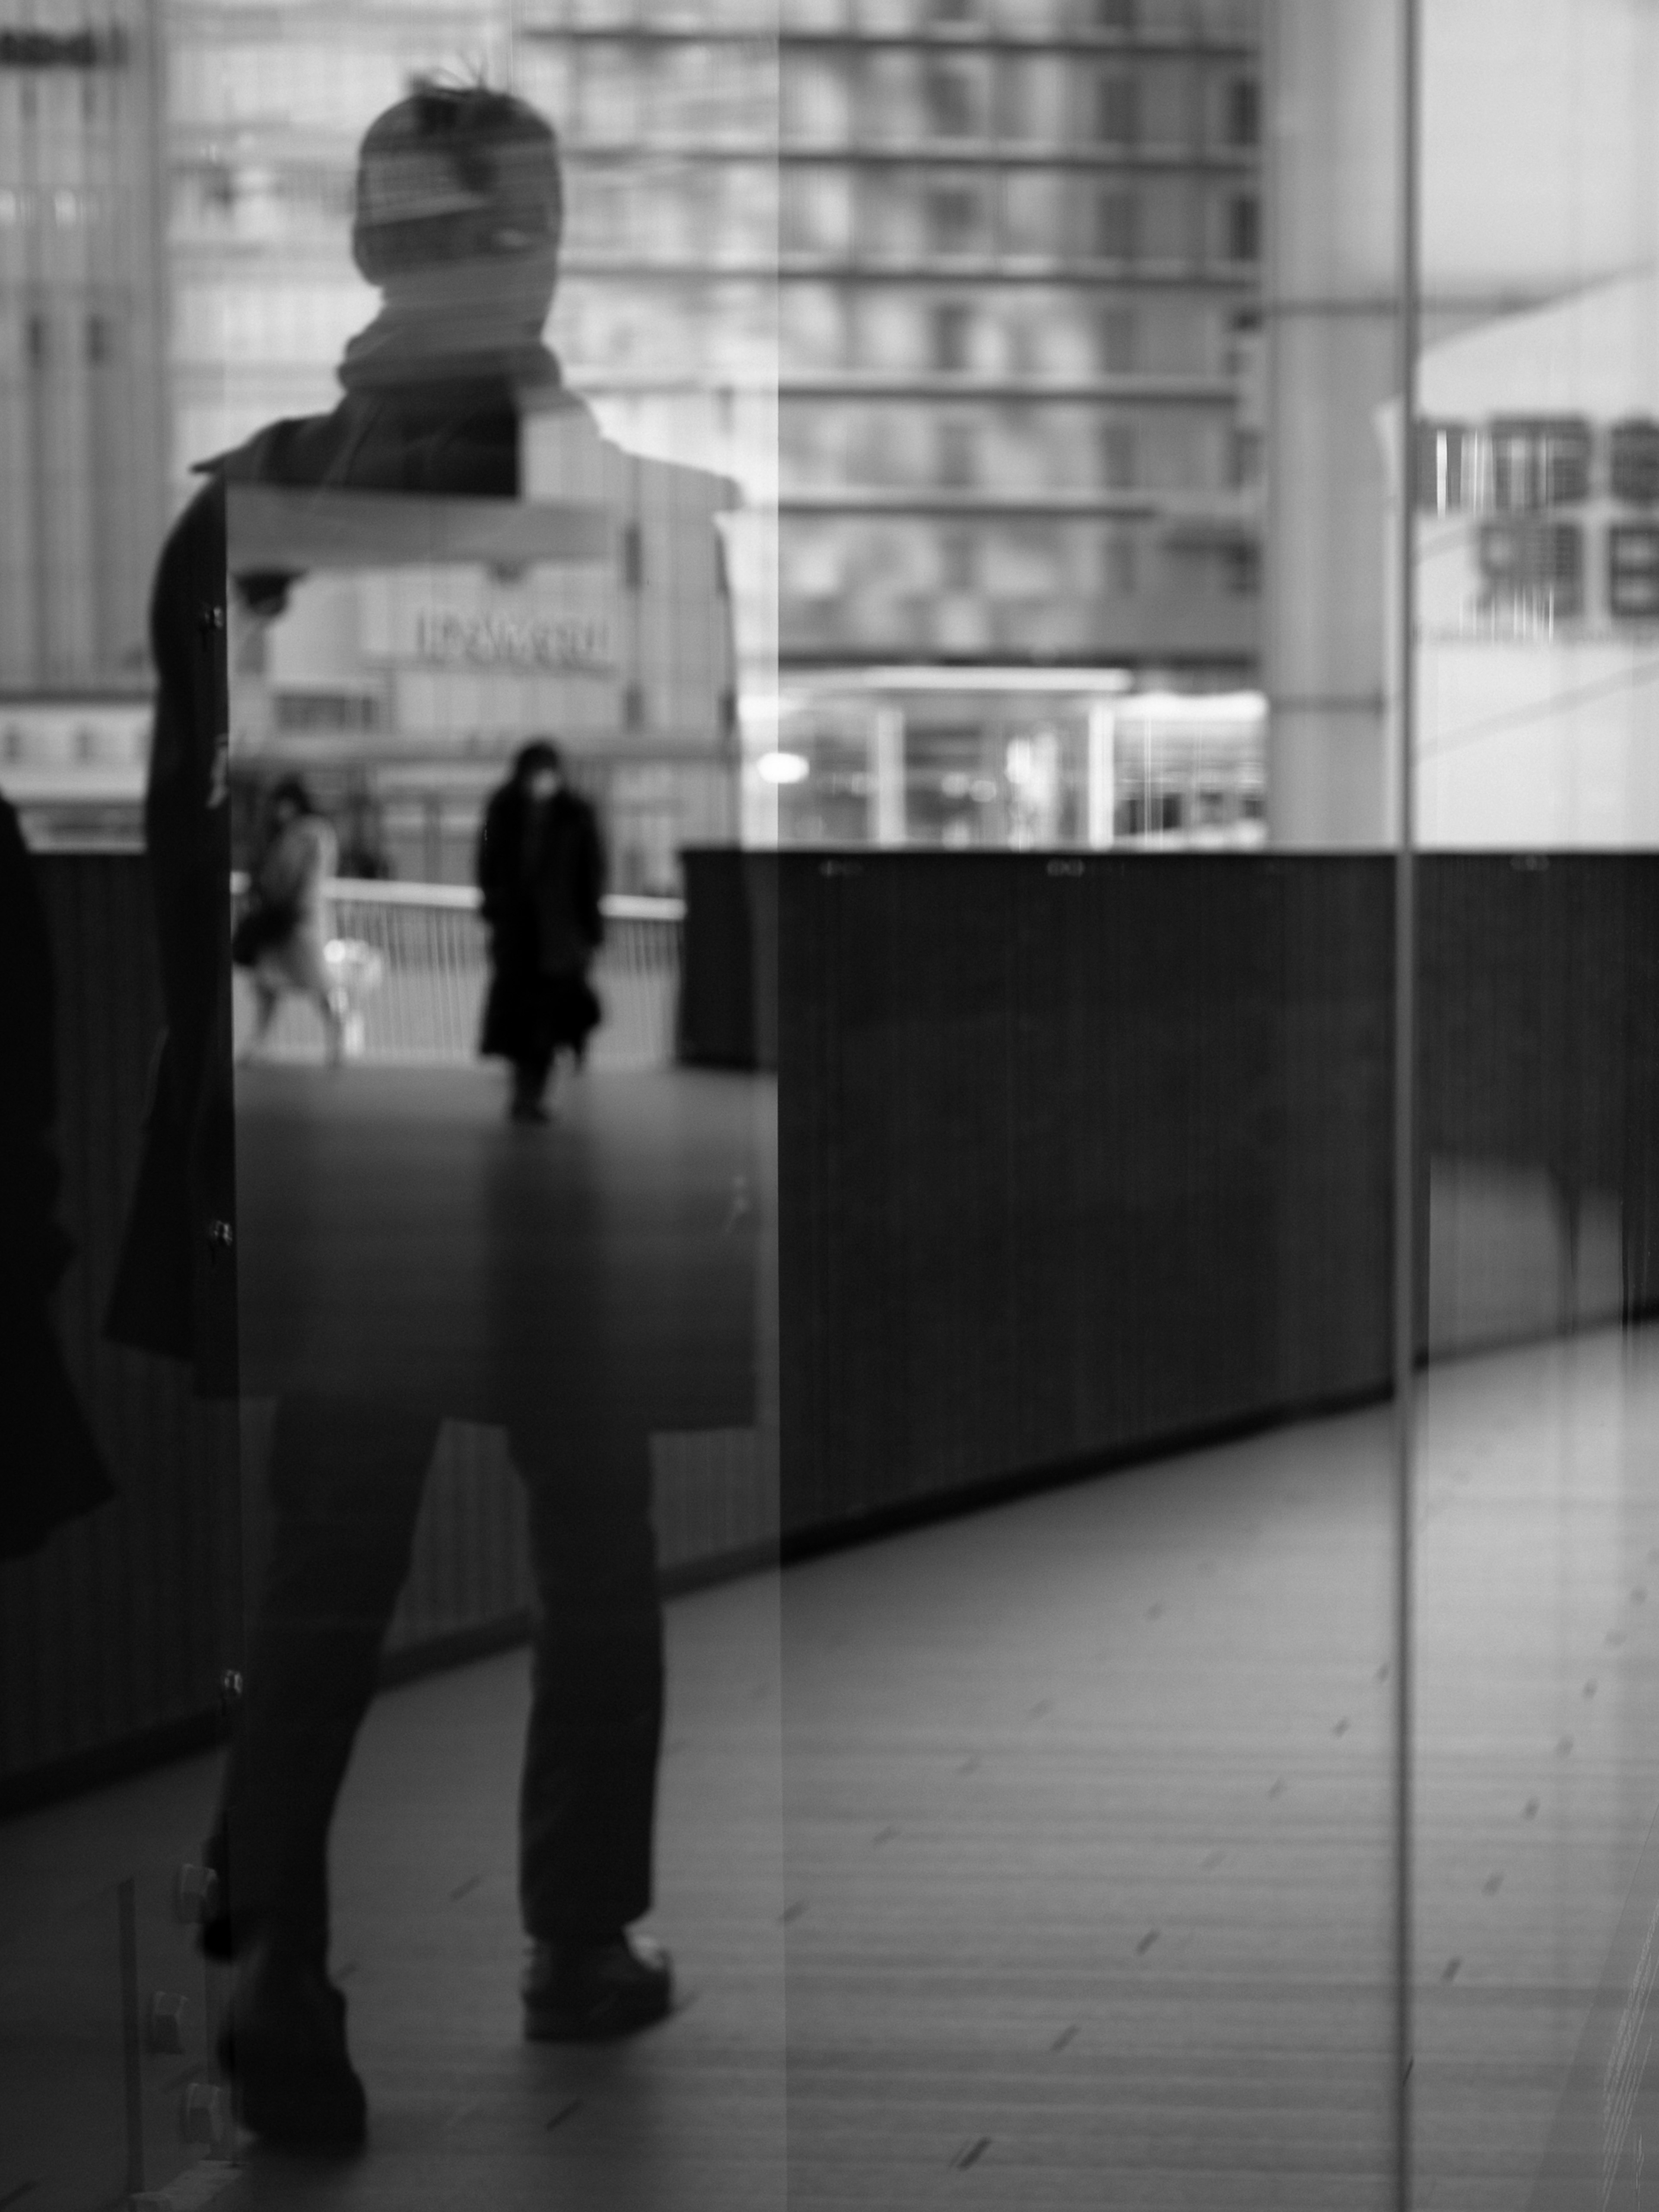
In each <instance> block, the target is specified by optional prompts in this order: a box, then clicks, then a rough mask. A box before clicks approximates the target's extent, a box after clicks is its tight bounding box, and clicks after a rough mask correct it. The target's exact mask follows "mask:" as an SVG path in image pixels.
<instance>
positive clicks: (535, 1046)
mask: <svg viewBox="0 0 1659 2212" xmlns="http://www.w3.org/2000/svg"><path fill="white" fill-rule="evenodd" d="M477 876H478V888H479V890H481V891H482V892H483V916H484V920H485V921H486V922H487V923H488V925H489V961H490V969H491V978H490V987H489V999H488V1000H486V1002H485V1006H484V1017H483V1037H482V1039H481V1041H480V1044H479V1049H480V1051H481V1052H483V1054H485V1055H486V1056H488V1057H492V1058H499V1059H501V1060H510V1061H511V1062H512V1066H513V1096H512V1102H511V1104H510V1106H509V1108H508V1112H509V1113H510V1114H511V1115H512V1117H513V1120H514V1121H546V1119H547V1107H546V1105H545V1103H544V1097H545V1093H546V1091H547V1085H548V1079H549V1077H550V1074H551V1073H552V1070H553V1066H554V1060H555V1056H556V1054H557V1053H558V1052H559V1051H561V1050H562V1049H568V1051H569V1052H570V1053H571V1054H572V1055H573V1057H574V1060H575V1061H576V1063H577V1065H578V1066H580V1064H581V1062H582V1061H583V1060H584V1059H585V1058H586V1053H587V1040H588V1036H589V1035H590V1033H591V1032H592V1030H593V1028H594V1027H595V1025H596V1024H597V1023H598V1021H599V1000H598V999H597V998H596V997H595V996H594V994H593V990H592V985H591V984H590V983H589V982H588V980H587V976H588V970H589V969H590V968H591V967H592V962H593V956H594V954H595V952H596V951H598V950H599V945H600V943H601V941H602V939H603V938H604V935H605V920H604V915H603V914H602V911H601V908H600V905H599V901H600V898H601V896H602V895H603V892H604V890H605V850H604V847H603V845H602V844H601V842H600V839H599V823H598V822H597V821H596V820H595V818H594V814H593V810H592V807H591V806H590V805H588V804H587V801H586V799H583V798H582V797H581V796H580V794H579V793H576V792H574V791H573V790H571V788H570V787H569V785H568V783H567V782H566V781H565V779H564V763H563V761H562V758H561V757H560V754H559V750H558V748H557V747H556V745H552V744H549V743H548V742H547V741H546V739H544V738H537V739H534V740H532V742H531V743H530V744H527V745H525V746H524V747H523V748H522V749H521V750H520V753H519V756H518V757H517V759H516V760H515V762H514V763H513V774H512V775H511V777H510V778H509V779H508V781H507V782H506V783H505V784H503V785H502V787H501V789H500V790H499V791H498V792H496V793H495V796H494V797H493V798H492V799H491V800H490V802H489V806H488V808H487V809H486V810H485V813H484V818H483V829H482V831H481V832H480V834H479V837H478V856H477Z"/></svg>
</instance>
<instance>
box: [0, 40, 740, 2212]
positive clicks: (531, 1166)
mask: <svg viewBox="0 0 1659 2212" xmlns="http://www.w3.org/2000/svg"><path fill="white" fill-rule="evenodd" d="M37 12H39V11H37ZM777 76H778V70H777V52H776V34H775V26H774V24H773V22H772V20H771V9H770V5H769V0H760V3H759V4H756V5H752V6H749V7H742V6H734V5H732V4H729V0H723V3H722V5H720V7H719V8H718V9H715V8H714V7H712V6H710V7H707V8H703V9H685V8H676V9H662V8H658V7H653V6H650V5H645V4H638V5H635V4H634V0H628V4H625V5H623V4H618V5H614V6H611V5H605V6H600V5H593V6H582V7H577V8H567V7H563V6H559V5H554V4H551V0H550V4H548V5H546V6H544V7H541V8H538V7H537V6H536V5H534V4H533V3H532V4H524V0H515V3H514V4H513V5H511V6H508V5H506V4H501V5H495V4H491V5H489V6H486V7H483V8H482V9H481V8H478V7H476V6H469V7H453V6H450V5H447V4H444V0H438V4H433V5H425V4H422V5H416V4H410V5H406V6H402V7H398V8H395V9H386V8H384V7H381V6H379V5H374V4H368V0H342V4H340V5H338V6H337V7H335V8H333V9H331V10H329V11H326V13H325V14H319V13H318V12H317V11H314V10H301V11H299V12H297V13H294V14H292V15H290V14H289V13H286V12H283V11H276V12H272V11H270V10H247V9H234V8H233V9H225V8H219V7H213V8H207V7H203V8H192V7H189V6H179V7H172V6H169V7H168V8H167V9H148V8H139V7H137V6H136V5H135V6H134V7H132V8H131V9H128V8H125V7H124V6H119V5H115V6H110V7H106V8H104V9H102V10H101V11H100V14H99V19H98V25H97V27H95V28H94V29H92V30H87V29H85V28H84V27H82V25H81V24H80V22H79V21H78V20H77V21H76V23H75V24H73V25H70V24H69V23H68V21H67V20H65V21H64V24H62V25H57V24H55V23H54V24H49V25H46V26H45V27H41V28H40V29H38V30H36V29H33V28H31V29H28V30H25V31H18V30H15V29H8V30H6V31H4V32H3V33H0V138H3V141H4V143H5V145H6V147H7V149H9V150H8V152H7V154H6V155H5V156H4V157H3V158H0V313H3V315H4V317H5V318H6V319H8V322H9V327H12V328H15V330H16V331H19V332H21V339H20V348H19V350H18V351H17V356H16V359H17V362H18V363H19V364H21V373H20V374H18V375H16V376H13V375H11V374H9V372H8V374H7V376H6V378H5V379H4V380H0V419H3V422H4V450H3V454H0V471H4V472H5V473H4V490H3V495H0V515H3V520H0V535H3V538H4V550H3V554H0V559H3V562H4V563H5V573H6V575H7V577H8V578H9V579H10V580H11V583H10V584H9V585H8V586H7V587H6V588H5V589H3V590H0V603H3V611H0V788H3V790H4V792H5V793H6V795H7V805H5V807H4V808H3V809H0V891H3V907H4V920H5V923H6V927H5V928H4V930H3V932H0V935H3V939H4V942H5V945H6V947H7V951H6V956H5V961H6V964H5V966H4V969H3V978H0V980H3V985H4V994H5V995H4V1005H3V1014H4V1020H3V1024H0V1027H3V1030H4V1034H5V1038H6V1043H5V1046H4V1052H5V1054H6V1058H5V1076H6V1080H5V1083H4V1084H3V1085H0V1092H3V1105H0V1117H3V1127H4V1131H5V1133H7V1134H8V1135H9V1136H10V1137H12V1138H13V1139H14V1141H11V1142H9V1143H8V1144H7V1145H6V1146H4V1147H3V1150H4V1151H5V1153H6V1156H7V1158H6V1167H5V1175H6V1177H7V1184H6V1202H5V1209H4V1211H5V1223H6V1228H5V1235H4V1237H3V1238H0V1245H3V1257H0V1291H3V1295H4V1310H3V1315H0V1319H3V1322H4V1324H5V1344H4V1354H5V1360H6V1366H5V1383H6V1390H5V1393H4V1399H5V1409H4V1411H3V1412H0V1464H3V1466H4V1468H5V1480H4V1504H3V1520H0V1554H3V1565H0V1576H3V1588H0V1650H3V1675H0V1725H3V1735H0V1790H3V1792H4V1795H3V1798H0V1804H3V1809H4V1810H5V1812H6V1814H7V1815H8V1816H9V1817H8V1820H7V1823H6V1826H5V1829H4V1831H3V1833H0V1876H3V1880H0V1889H3V1891H4V1894H5V1911H4V1917H3V1925H0V1980H3V1982H4V1984H5V1996H4V1999H3V2002H0V2034H3V2039H4V2045H5V2051H6V2053H7V2059H6V2063H5V2064H4V2066H3V2069H0V2071H3V2074H4V2077H5V2078H4V2094H5V2100H6V2103H5V2110H4V2114H3V2117H0V2146H3V2150H0V2200H3V2201H5V2202H8V2203H9V2202H11V2201H13V2199H14V2198H15V2199H16V2200H17V2201H20V2202H21V2199H22V2198H23V2197H25V2196H28V2197H30V2199H31V2201H32V2202H33V2201H34V2192H36V2191H38V2192H39V2193H40V2194H39V2201H40V2203H41V2204H42V2205H43V2206H45V2205H47V2204H51V2205H54V2206H55V2205H58V2204H62V2205H63V2206H64V2207H65V2212H68V2208H70V2207H71V2206H78V2205H81V2204H83V2203H92V2202H94V2201H95V2202H98V2203H106V2202H109V2203H113V2202H115V2201H117V2199H118V2198H120V2199H122V2201H125V2196H126V2195H127V2194H129V2193H138V2192H143V2191H160V2190H163V2189H165V2188H166V2187H167V2185H170V2184H171V2183H172V2182H173V2181H174V2180H176V2179H179V2178H180V2177H181V2176H182V2175H183V2174H184V2173H185V2170H186V2169H187V2168H197V2167H199V2168H202V2169H203V2170H202V2171H201V2172H199V2173H198V2174H197V2175H196V2176H195V2177H194V2178H193V2179H192V2180H191V2184H190V2187H191V2189H192V2190H193V2191H195V2192H197V2198H199V2201H204V2202H205V2201H207V2198H208V2197H209V2196H210V2194H212V2193H213V2191H215V2189H216V2188H217V2187H218V2186H220V2185H225V2184H227V2183H228V2182H229V2181H230V2180H232V2179H234V2177H235V2174H236V2173H237V2172H239V2171H240V2170H241V2169H242V2168H243V2167H246V2168H248V2169H249V2171H250V2172H252V2175H253V2177H254V2179H255V2181H256V2183H257V2185H258V2190H259V2191H262V2192H263V2193H264V2195H268V2196H270V2198H271V2199H272V2201H275V2202H285V2201H287V2198H288V2197H289V2195H290V2194H297V2193H299V2192H300V2191H301V2188H302V2187H303V2186H304V2185H305V2184H304V2182H303V2179H302V2178H301V2179H296V2175H300V2176H301V2177H303V2174H304V2173H305V2172H307V2171H309V2169H308V2168H296V2167H295V2166H293V2165H292V2164H291V2163H289V2162H287V2161H286V2160H285V2157H284V2154H285V2153H286V2152H289V2151H292V2150H295V2149H299V2150H304V2151H307V2152H310V2151H320V2152H323V2153H330V2154H331V2153H339V2152H349V2151H353V2150H355V2149H356V2148H359V2147H360V2146H361V2142H362V2138H363V2136H364V2132H365V2127H366V2128H367V2135H368V2144H369V2147H370V2148H371V2151H372V2153H373V2155H374V2160H375V2167H374V2184H373V2185H374V2187H376V2188H380V2189H384V2190H386V2191H389V2192H390V2194H391V2196H392V2197H394V2198H395V2199H396V2200H397V2201H398V2203H409V2204H411V2205H418V2204H420V2203H433V2204H436V2203H440V2202H448V2201H452V2200H453V2199H454V2198H455V2197H456V2195H457V2192H458V2191H459V2196H460V2197H464V2198H465V2199H466V2200H467V2201H469V2202H470V2201H473V2199H475V2198H476V2199H477V2201H478V2202H480V2203H483V2202H494V2201H496V2199H497V2197H499V2196H500V2195H501V2191H502V2189H503V2188H504V2187H505V2189H506V2191H507V2194H508V2195H509V2196H510V2195H511V2194H512V2193H513V2189H514V2188H518V2189H520V2193H523V2192H524V2191H528V2192H529V2194H530V2195H532V2196H534V2197H536V2198H537V2200H538V2201H540V2199H541V2198H542V2197H544V2196H545V2194H546V2192H547V2191H548V2189H549V2187H550V2186H551V2187H552V2188H553V2190H554V2191H555V2193H556V2192H557V2191H558V2190H559V2189H560V2188H564V2189H565V2190H566V2191H567V2193H568V2192H569V2191H573V2190H574V2191H575V2192H576V2193H577V2194H578V2195H583V2194H584V2193H586V2194H588V2195H593V2194H595V2193H597V2198H603V2199H604V2200H605V2201H606V2202H611V2201H615V2202H617V2203H627V2202H639V2203H658V2202H668V2201H671V2200H675V2199H677V2198H678V2197H679V2196H680V2195H682V2194H683V2193H684V2192H687V2191H691V2192H693V2193H695V2192H696V2191H702V2193H704V2194H706V2195H707V2196H708V2199H709V2201H710V2202H715V2201H718V2202H720V2203H727V2202H736V2201H738V2200H740V2199H742V2198H744V2197H745V2196H747V2197H749V2198H750V2200H751V2201H760V2202H768V2203H774V2202H776V2203H781V2201H782V2195H783V2181H782V2160H783V2142H782V2097H783V2075H782V2062H783V2050H782V1992H781V1970H782V1957H781V1947H782V1937H781V1930H780V1922H779V1916H780V1914H781V1911H782V1896H781V1871H780V1849H781V1832H780V1819H779V1809H778V1808H779V1790H780V1746H779V1729H778V1717H777V1691H776V1683H777V1672H778V1657H777V1647H778V1634H777V1599H776V1583H775V1574H774V1573H773V1572H771V1571H769V1570H771V1569H773V1568H774V1567H775V1553H776V1534H777V1528H778V1522H779V1510H778V1503H777V1413H776V1404H777V1391H778V1386H777V1368H778V1352H777V1326H776V1313H775V1299H776V1291H775V1281H776V1267H775V1234H776V1231H775V1221H776V1211H777V1200H776V1186H777V1169H776V1138H775V1102H774V1094H773V1076H772V1073H771V1058H772V1055H771V1054H770V1051H769V1047H768V1046H767V1045H766V1042H765V1039H764V1036H763V1034H762V1032H763V1029H764V1024H757V1020H756V1001H755V998H754V994H752V993H750V992H748V991H747V990H746V989H745V990H740V991H738V993H737V994H736V995H735V996H734V995H733V994H732V987H731V979H730V977H729V975H723V974H722V973H721V969H720V962H721V957H722V946H723V943H724V940H723V939H722V938H721V935H720V931H719V929H718V928H715V929H714V934H713V936H712V938H711V934H710V922H709V915H710V913H711V910H713V911H715V912H716V913H717V912H718V904H719V900H720V897H721V896H722V895H723V894H725V895H729V894H730V893H731V891H732V889H733V887H735V889H736V892H737V895H738V898H739V899H741V898H742V897H743V896H744V873H743V870H742V867H741V866H740V865H739V862H740V855H739V853H738V840H739V836H740V833H741V831H742V829H743V827H744V822H745V819H746V817H747V816H748V815H750V814H752V811H753V809H754V804H755V795H756V792H757V789H758V788H759V787H760V782H761V780H760V779H758V778H757V777H755V776H754V775H752V774H750V775H747V776H746V775H745V765H744V744H745V733H746V732H750V731H752V730H754V729H755V728H757V727H758V726H760V725H761V724H762V723H763V722H764V721H765V720H766V718H767V717H768V715H769V714H772V713H773V712H774V704H773V702H775V698H776V695H777V690H778V685H777V677H776V666H775V654H776V610H775V546H776V538H777V531H776V519H775V497H776V494H775V446H776V420H777V398H776V381H777V369H776V336H775V325H776V265H775V264H776V208H777V189H776V135H777V129H776V115H777ZM13 149H15V152H16V162H17V167H16V168H15V171H14V169H12V168H7V167H4V166H3V162H4V161H11V160H12V152H13ZM204 477H205V479H206V481H205V483H204ZM163 548H164V550H161V551H160V559H159V562H158V549H163ZM13 585H15V588H12V586H13ZM147 607H148V608H149V610H150V615H151V619H150V623H149V630H148V635H147V632H146V623H145V612H146V609H147ZM538 745H539V746H540V747H541V748H542V750H540V751H537V750H535V747H536V746H538ZM526 747H529V748H531V750H529V752H528V753H527V754H526ZM699 887H703V888H704V890H705V893H706V895H704V896H699V895H698V893H699ZM711 901H712V902H714V907H713V908H712V909H711V905H710V902H711ZM711 947H712V956H711ZM711 957H712V959H713V962H714V966H713V968H712V969H711V968H710V964H709V963H710V959H711ZM705 973H712V974H713V975H714V978H715V984H716V995H717V997H718V996H719V994H720V992H721V991H722V990H723V991H724V993H725V997H724V999H723V1000H721V1002H720V1003H721V1005H722V1006H724V1007H725V1008H726V1011H728V1012H729V1011H730V1010H731V1009H732V1007H733V1006H735V1007H736V1008H737V1010H738V1012H739V1014H740V1016H741V1020H740V1024H739V1026H740V1028H741V1030H742V1032H743V1034H742V1037H741V1038H740V1040H739V1044H738V1048H737V1049H736V1050H735V1052H734V1051H732V1050H730V1049H727V1048H725V1047H724V1046H723V1045H722V1043H721V1041H720V1035H719V1033H718V1024H716V1027H715V1031H714V1033H712V1042H711V1033H710V1032H709V1030H708V1027H707V1024H704V1025H703V1026H702V1027H701V1028H700V1027H699V1023H698V1017H697V978H698V976H699V975H702V974H705ZM71 1241H72V1242H71ZM19 1255H21V1259H22V1261H23V1263H24V1264H23V1265H22V1267H21V1270H15V1269H14V1261H15V1259H16V1258H17V1257H18V1256H19ZM14 1273H16V1275H17V1279H16V1280H14ZM14 1446H17V1447H19V1449H17V1450H16V1451H14ZM14 1469H15V1472H14ZM14 1553H15V1554H16V1556H15V1557H13V1556H12V1555H13V1554H14ZM705 1584H714V1585H718V1587H712V1588H709V1589H704V1587H703V1586H704V1585H705ZM526 1645H527V1646H529V1652H528V1663H527V1656H526V1648H525V1647H526ZM757 1683H758V1684H760V1685H761V1686H763V1693H762V1694H761V1695H759V1696H757V1695H756V1694H755V1687H756V1685H757ZM377 1693H379V1694H377ZM227 1736H228V1739H229V1747H228V1754H227V1753H226V1752H225V1751H224V1750H223V1749H222V1747H221V1746H222V1740H223V1739H224V1738H225V1737H227ZM185 1753H191V1754H193V1755H192V1756H191V1757H189V1758H185V1756H184V1754H185ZM629 1931H632V1932H631V1933H629ZM657 1934H660V1936H661V1937H662V1939H663V1942H664V1944H665V1946H666V1950H667V1953H668V1954H669V1960H670V1961H671V1963H669V1962H665V1960H663V1958H662V1957H661V1956H660V1954H659V1950H657V1949H654V1948H653V1937H654V1936H656V1935H657ZM204 1953H205V1954H208V1955H206V1956H204ZM665 2013H666V2014H669V2015H671V2017H670V2018H669V2019H668V2020H667V2021H666V2023H665V2026H664V2027H662V2029H661V2032H660V2033H655V2034H654V2035H653V2037H652V2038H649V2039H645V2038H643V2036H642V2039H641V2043H639V2044H635V2043H632V2042H629V2043H628V2044H626V2045H623V2046H622V2051H623V2053H625V2056H622V2055H619V2053H618V2052H617V2051H609V2052H607V2051H599V2050H594V2049H591V2048H589V2047H588V2046H589V2045H596V2044H599V2043H602V2042H605V2041H608V2040H609V2039H611V2037H612V2036H613V2035H616V2034H617V2033H620V2032H622V2031H624V2030H633V2029H639V2030H641V2032H642V2031H643V2030H645V2029H646V2028H647V2027H651V2028H653V2030H654V2029H655V2028H656V2027H657V2024H658V2022H659V2020H661V2018H662V2015H665ZM647 2053H649V2054H650V2055H649V2056H647ZM14 2058H15V2061H16V2063H15V2065H14V2064H13V2063H12V2060H13V2059H14ZM630 2067H632V2068H633V2069H635V2070H634V2071H630V2070H629V2069H630ZM711 2081H716V2082H718V2083H719V2085H720V2087H719V2091H718V2094H717V2102H718V2103H719V2104H720V2109H721V2111H722V2112H724V2113H725V2114H726V2124H724V2125H723V2126H722V2127H721V2128H720V2129H719V2130H710V2128H709V2126H708V2122H707V2118H706V2103H707V2098H708V2088H709V2084H710V2082H711ZM365 2108H366V2110H367V2120H365ZM236 2123H240V2127H239V2126H238V2125H237V2124H236ZM509 2168H510V2169H511V2170H512V2174H513V2177H514V2178H513V2179H510V2180H506V2181H504V2179H503V2176H504V2175H505V2174H506V2172H507V2169H509ZM519 2174H522V2175H523V2176H524V2177H525V2179H524V2181H523V2183H522V2184H520V2183H519V2182H518V2180H517V2179H516V2177H517V2176H518V2175H519ZM157 2201H161V2200H160V2199H158V2200H157ZM166 2201H168V2202H171V2201H172V2199H171V2198H168V2199H167V2200H166ZM192 2201H196V2199H192Z"/></svg>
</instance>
